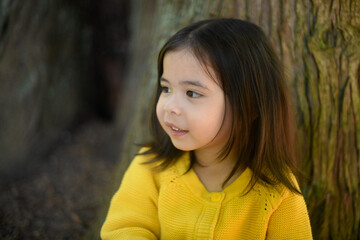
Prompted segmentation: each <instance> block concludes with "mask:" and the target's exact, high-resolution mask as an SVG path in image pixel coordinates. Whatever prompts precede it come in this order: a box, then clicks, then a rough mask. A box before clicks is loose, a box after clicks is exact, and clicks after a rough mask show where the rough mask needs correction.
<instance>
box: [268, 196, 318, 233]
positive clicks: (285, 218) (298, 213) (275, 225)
mask: <svg viewBox="0 0 360 240" xmlns="http://www.w3.org/2000/svg"><path fill="white" fill-rule="evenodd" d="M286 191H287V193H286V196H285V198H284V199H283V200H282V202H281V203H280V205H279V206H278V208H277V209H276V210H275V211H274V213H273V214H272V215H271V217H270V220H269V226H268V231H267V238H266V239H306V240H307V239H313V238H312V233H311V226H310V220H309V215H308V212H307V208H306V204H305V200H304V198H303V196H302V195H299V194H295V193H292V192H290V191H289V190H286Z"/></svg>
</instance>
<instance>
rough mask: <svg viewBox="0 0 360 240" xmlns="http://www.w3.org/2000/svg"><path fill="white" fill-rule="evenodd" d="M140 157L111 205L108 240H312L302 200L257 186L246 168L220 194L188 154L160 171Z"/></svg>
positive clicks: (103, 233)
mask: <svg viewBox="0 0 360 240" xmlns="http://www.w3.org/2000/svg"><path fill="white" fill-rule="evenodd" d="M150 157H151V156H148V155H145V156H137V157H136V158H135V159H134V161H133V162H132V163H131V165H130V167H129V169H128V170H127V171H126V173H125V175H124V178H123V181H122V183H121V186H120V188H119V190H118V191H117V192H116V193H115V195H114V197H113V198H112V200H111V204H110V208H109V212H108V215H107V218H106V220H105V223H104V225H103V227H102V229H101V238H102V239H104V240H107V239H171V240H173V239H182V240H184V239H247V240H248V239H312V234H311V227H310V222H309V216H308V212H307V209H306V205H305V201H304V198H303V196H301V195H298V194H295V193H292V192H290V191H289V190H288V189H286V188H285V187H278V188H276V189H275V188H269V187H265V186H262V185H260V184H256V185H255V187H254V188H253V189H252V190H251V191H250V192H249V193H247V194H246V195H244V193H245V192H246V186H247V184H248V183H249V181H250V179H251V176H252V172H251V170H250V169H246V170H245V171H244V172H243V173H242V174H241V175H240V176H239V177H238V178H237V179H236V180H235V181H234V182H233V183H231V184H230V185H229V186H228V187H226V188H225V189H224V190H223V191H222V192H208V191H207V190H206V188H205V187H204V185H203V184H202V183H201V181H200V180H199V178H198V177H197V175H196V173H195V172H194V171H193V170H190V171H188V172H187V169H188V166H189V164H190V159H189V154H188V153H186V154H184V155H183V156H182V157H181V158H179V159H178V160H177V162H176V164H175V165H174V166H172V167H170V168H168V169H166V170H164V171H162V172H154V171H153V170H152V167H153V165H149V164H142V163H143V162H146V161H147V160H148V159H149V158H150Z"/></svg>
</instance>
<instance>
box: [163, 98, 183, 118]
mask: <svg viewBox="0 0 360 240" xmlns="http://www.w3.org/2000/svg"><path fill="white" fill-rule="evenodd" d="M179 103H180V99H178V98H177V96H176V95H175V94H173V95H172V96H170V97H169V98H168V99H167V101H166V102H165V105H164V110H165V111H166V112H167V113H169V114H175V115H180V114H181V108H180V104H179Z"/></svg>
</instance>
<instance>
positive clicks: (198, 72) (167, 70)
mask: <svg viewBox="0 0 360 240" xmlns="http://www.w3.org/2000/svg"><path fill="white" fill-rule="evenodd" d="M206 59H207V57H206V56H201V57H199V56H196V55H195V53H194V52H193V51H192V50H191V49H187V48H184V49H178V50H172V51H168V52H166V53H165V55H164V59H163V76H162V77H166V75H176V77H179V78H181V77H185V78H186V77H188V78H189V77H190V78H191V77H197V78H200V79H198V80H203V81H207V82H208V81H210V82H211V84H213V83H215V84H216V85H218V86H221V81H220V80H219V79H218V77H217V74H216V72H215V70H214V68H213V67H212V66H211V65H210V64H209V61H208V60H206ZM205 61H206V62H205ZM168 77H169V78H170V77H171V76H168Z"/></svg>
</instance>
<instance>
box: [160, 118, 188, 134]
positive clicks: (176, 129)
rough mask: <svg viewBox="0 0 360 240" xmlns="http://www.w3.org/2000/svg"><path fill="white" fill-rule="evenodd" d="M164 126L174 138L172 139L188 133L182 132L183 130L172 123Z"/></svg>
mask: <svg viewBox="0 0 360 240" xmlns="http://www.w3.org/2000/svg"><path fill="white" fill-rule="evenodd" d="M165 125H166V126H168V127H169V128H170V130H171V135H172V136H174V137H180V136H183V135H185V134H187V133H188V132H189V131H187V130H183V129H181V128H179V127H177V126H175V125H174V124H172V123H168V122H165Z"/></svg>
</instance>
